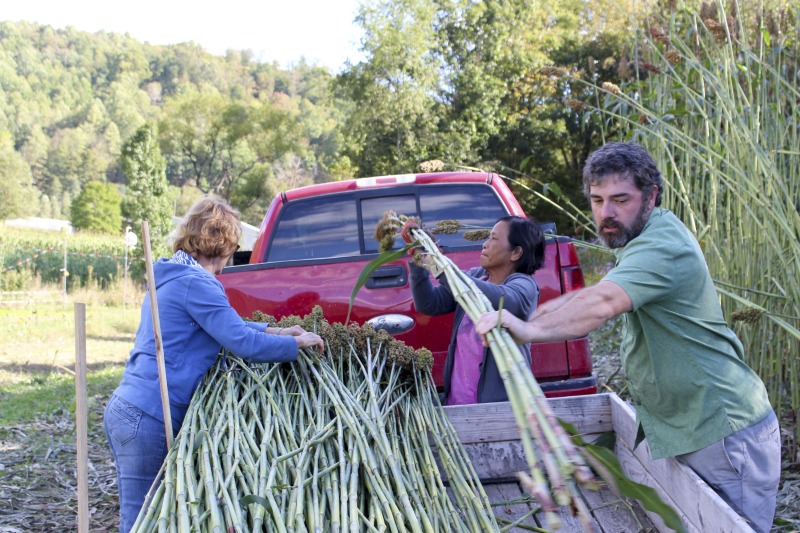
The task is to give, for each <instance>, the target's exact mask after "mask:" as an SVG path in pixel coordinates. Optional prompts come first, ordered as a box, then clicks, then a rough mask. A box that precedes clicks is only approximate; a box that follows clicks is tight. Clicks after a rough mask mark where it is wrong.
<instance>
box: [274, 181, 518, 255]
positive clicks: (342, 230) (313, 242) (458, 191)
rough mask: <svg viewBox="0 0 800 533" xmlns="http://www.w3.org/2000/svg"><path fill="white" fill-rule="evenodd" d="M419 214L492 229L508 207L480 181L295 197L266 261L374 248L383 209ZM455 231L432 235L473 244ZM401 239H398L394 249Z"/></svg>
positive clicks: (445, 244) (430, 220)
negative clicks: (309, 197) (375, 232)
mask: <svg viewBox="0 0 800 533" xmlns="http://www.w3.org/2000/svg"><path fill="white" fill-rule="evenodd" d="M388 210H392V211H395V212H397V213H398V214H402V215H415V216H420V217H421V219H422V221H423V223H424V224H425V225H426V226H428V227H431V228H432V227H434V226H435V225H436V223H437V222H439V221H441V220H452V219H456V220H458V221H459V222H461V223H462V224H464V225H466V226H468V227H467V228H466V230H469V229H474V228H491V227H492V226H493V225H494V224H495V222H497V219H498V218H500V217H502V216H504V215H506V214H507V211H506V209H505V207H504V206H503V204H502V202H501V201H500V198H498V196H497V194H496V193H495V191H494V189H492V188H491V187H490V186H489V185H485V184H455V185H450V184H448V185H426V186H406V187H402V188H401V187H398V188H392V189H376V190H371V191H369V190H367V191H359V192H358V193H348V194H338V195H331V196H328V197H320V198H311V199H304V200H298V201H296V202H293V203H291V204H288V205H287V206H286V207H285V208H284V210H283V212H282V213H281V215H280V219H279V221H278V229H277V231H276V232H275V236H274V238H273V239H272V243H271V244H270V247H269V251H268V257H267V261H269V262H273V261H299V260H308V259H333V258H337V257H350V256H357V255H362V254H375V253H377V252H378V242H377V241H376V240H375V238H374V235H373V234H374V231H375V225H376V224H377V222H378V220H380V218H381V217H382V216H383V213H384V212H386V211H388ZM464 231H465V230H461V231H459V232H458V233H456V234H454V235H437V239H438V240H439V245H440V246H441V247H442V248H443V249H445V251H447V250H448V249H454V248H462V247H466V246H476V245H477V244H479V243H476V242H474V241H468V240H466V239H464V237H463V233H464ZM402 245H403V243H402V242H401V240H400V239H399V238H398V240H397V243H396V244H395V248H397V249H399V248H401V247H402Z"/></svg>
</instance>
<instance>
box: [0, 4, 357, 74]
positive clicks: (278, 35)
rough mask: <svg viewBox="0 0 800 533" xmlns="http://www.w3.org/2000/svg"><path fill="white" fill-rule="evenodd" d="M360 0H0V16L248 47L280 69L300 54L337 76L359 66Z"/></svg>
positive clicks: (222, 47)
mask: <svg viewBox="0 0 800 533" xmlns="http://www.w3.org/2000/svg"><path fill="white" fill-rule="evenodd" d="M358 5H359V0H223V1H221V2H214V1H213V0H212V1H208V0H207V1H197V0H195V1H189V0H137V1H134V2H115V1H113V0H111V1H109V0H4V1H3V2H2V7H0V20H9V21H13V22H18V21H22V20H24V21H27V22H37V23H39V24H46V25H49V26H52V27H54V28H64V27H66V26H72V27H74V28H75V29H78V30H82V31H87V32H91V33H95V32H98V31H107V32H114V33H123V34H124V33H128V34H129V35H130V36H131V37H133V38H134V39H136V40H138V41H142V42H149V43H150V44H154V45H158V44H175V43H181V42H188V41H194V42H195V43H196V44H199V45H200V46H202V47H203V48H204V49H206V50H207V51H208V52H210V53H212V54H215V55H224V54H225V51H226V50H228V49H234V50H241V49H250V50H252V51H253V52H254V54H255V58H256V59H258V60H260V61H265V62H272V61H278V63H280V65H281V66H282V67H284V68H285V67H287V66H289V65H291V64H293V63H296V62H297V61H298V60H299V59H300V58H301V57H305V59H306V61H307V62H308V63H312V64H319V65H323V66H327V67H329V68H330V69H331V71H332V72H333V73H337V72H339V71H340V70H341V68H342V67H343V66H344V62H345V60H346V59H350V61H351V63H357V62H358V60H359V59H360V58H361V56H360V55H359V52H358V48H359V40H360V38H361V30H360V28H358V27H357V26H356V25H355V24H354V23H353V20H354V19H355V17H356V14H357V10H358Z"/></svg>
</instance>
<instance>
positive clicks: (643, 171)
mask: <svg viewBox="0 0 800 533" xmlns="http://www.w3.org/2000/svg"><path fill="white" fill-rule="evenodd" d="M610 175H621V176H622V177H625V178H627V179H630V180H632V181H633V184H634V185H636V188H637V189H639V190H640V191H642V193H643V194H644V197H645V198H649V197H650V195H651V194H653V193H655V195H656V206H659V205H661V194H662V193H663V192H664V184H663V181H662V178H661V171H659V170H658V167H657V166H656V162H655V161H653V158H652V157H651V156H650V154H649V153H648V152H647V150H645V149H644V148H643V147H642V146H641V145H639V144H637V143H634V142H615V143H608V144H606V145H604V146H602V147H601V148H598V149H597V150H596V151H595V152H593V153H592V155H590V156H589V158H588V159H587V160H586V164H585V165H584V167H583V194H585V195H586V197H587V198H588V197H589V190H590V187H591V186H592V185H597V184H599V183H600V182H602V181H603V180H605V179H606V178H607V177H608V176H610Z"/></svg>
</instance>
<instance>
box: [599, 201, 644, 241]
mask: <svg viewBox="0 0 800 533" xmlns="http://www.w3.org/2000/svg"><path fill="white" fill-rule="evenodd" d="M643 200H644V199H643ZM648 207H649V206H648V205H647V201H646V200H645V201H643V202H642V207H641V208H639V212H638V213H636V218H635V219H634V220H633V223H632V224H631V225H630V226H629V227H626V226H623V225H622V224H621V223H620V222H617V221H616V220H612V219H605V220H602V221H601V222H600V225H599V227H598V234H599V236H600V240H601V241H602V242H603V244H605V245H606V246H607V247H608V248H622V247H623V246H625V245H626V244H628V243H629V242H631V241H632V240H633V239H635V238H636V237H638V236H639V234H640V233H642V230H643V229H644V225H645V224H647V220H648V219H649V218H650V212H651V211H652V210H651V209H648ZM603 228H616V229H617V230H618V231H617V232H616V233H613V234H607V233H604V232H603Z"/></svg>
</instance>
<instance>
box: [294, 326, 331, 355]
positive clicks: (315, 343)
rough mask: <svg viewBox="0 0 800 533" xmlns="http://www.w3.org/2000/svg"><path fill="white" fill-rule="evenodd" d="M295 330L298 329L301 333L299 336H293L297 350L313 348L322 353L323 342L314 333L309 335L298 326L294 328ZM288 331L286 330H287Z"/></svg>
mask: <svg viewBox="0 0 800 533" xmlns="http://www.w3.org/2000/svg"><path fill="white" fill-rule="evenodd" d="M294 327H296V328H300V330H302V331H303V332H302V333H301V334H300V335H295V336H294V340H295V341H296V342H297V348H298V349H300V348H315V349H317V350H319V351H320V352H322V351H323V350H324V349H325V342H324V341H323V340H322V337H320V336H319V335H317V334H316V333H311V332H310V331H305V330H303V328H301V327H300V326H294ZM287 329H288V328H287Z"/></svg>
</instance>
